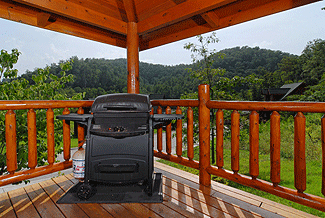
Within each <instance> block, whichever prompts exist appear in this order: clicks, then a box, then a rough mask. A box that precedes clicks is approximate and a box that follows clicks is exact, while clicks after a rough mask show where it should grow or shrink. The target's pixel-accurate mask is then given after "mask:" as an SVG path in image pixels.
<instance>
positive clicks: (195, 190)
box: [0, 163, 313, 218]
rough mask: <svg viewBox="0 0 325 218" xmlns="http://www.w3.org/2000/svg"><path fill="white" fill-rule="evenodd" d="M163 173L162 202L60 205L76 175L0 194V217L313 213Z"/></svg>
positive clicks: (179, 174) (168, 171)
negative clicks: (201, 185)
mask: <svg viewBox="0 0 325 218" xmlns="http://www.w3.org/2000/svg"><path fill="white" fill-rule="evenodd" d="M155 171H156V172H161V173H163V196H164V201H163V203H161V204H140V203H131V204H128V203H123V204H56V203H55V202H56V201H57V200H58V199H59V198H60V197H61V196H62V195H63V194H64V193H65V192H66V191H67V190H68V189H69V188H70V187H71V186H72V185H73V184H74V183H76V182H77V181H76V180H75V179H74V178H73V177H72V175H71V174H69V175H64V176H60V177H55V178H52V179H50V180H46V181H43V182H40V183H36V184H33V185H29V186H26V187H23V188H19V189H16V190H12V191H9V192H7V193H1V194H0V217H10V218H11V217H33V218H34V217H78V218H81V217H99V218H104V217H127V218H131V217H141V218H142V217H191V218H192V217H313V216H312V215H310V214H307V213H304V212H302V211H298V210H295V209H292V208H290V207H287V206H284V205H281V204H278V203H275V202H272V201H270V200H267V199H264V198H261V197H258V196H255V195H252V194H249V193H246V192H244V191H241V190H237V189H235V188H232V187H229V186H226V185H223V184H219V183H216V182H212V186H211V188H206V187H200V185H199V184H198V176H196V175H193V174H190V173H186V172H184V171H181V170H178V169H175V168H172V167H169V166H166V165H164V164H161V163H155Z"/></svg>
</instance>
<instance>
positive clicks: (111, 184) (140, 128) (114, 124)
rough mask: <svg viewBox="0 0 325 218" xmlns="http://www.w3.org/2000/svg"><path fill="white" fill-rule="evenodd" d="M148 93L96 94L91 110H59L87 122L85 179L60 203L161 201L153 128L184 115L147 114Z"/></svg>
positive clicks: (65, 116) (63, 117)
mask: <svg viewBox="0 0 325 218" xmlns="http://www.w3.org/2000/svg"><path fill="white" fill-rule="evenodd" d="M151 108H152V106H151V103H150V100H149V96H147V95H140V94H109V95H102V96H98V97H97V98H96V99H95V101H94V103H93V105H92V107H91V114H83V115H79V114H68V115H59V116H57V118H58V119H62V120H66V121H76V122H78V123H81V124H84V125H86V126H87V136H86V157H85V178H84V181H83V182H79V183H78V184H76V185H75V186H74V187H73V188H71V189H70V190H69V191H68V192H67V193H66V194H65V195H64V196H63V197H62V198H61V199H60V200H59V201H58V203H80V202H87V203H90V202H98V203H110V202H111V203H122V202H162V195H161V174H159V173H154V172H153V129H154V128H157V127H159V126H163V125H167V124H168V123H170V122H171V121H172V120H177V119H182V118H183V116H182V115H177V114H155V115H150V111H151Z"/></svg>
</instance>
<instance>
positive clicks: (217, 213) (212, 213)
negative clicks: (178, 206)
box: [163, 180, 233, 217]
mask: <svg viewBox="0 0 325 218" xmlns="http://www.w3.org/2000/svg"><path fill="white" fill-rule="evenodd" d="M169 181H171V180H168V181H167V182H166V183H165V185H164V186H163V190H164V192H166V193H167V194H168V195H170V196H171V197H173V198H175V199H176V200H177V201H179V202H182V203H183V204H185V205H187V206H190V207H193V208H194V209H195V210H197V211H201V212H202V213H204V214H205V215H206V216H208V217H233V216H231V215H230V214H228V213H227V212H223V211H221V210H219V209H216V208H214V207H211V206H210V205H208V204H206V201H205V199H200V200H197V199H195V198H194V197H193V196H195V195H197V192H193V193H191V195H186V194H184V193H182V191H181V190H182V189H184V186H183V185H180V186H178V184H179V183H176V186H178V187H176V189H173V188H171V186H172V184H168V182H169Z"/></svg>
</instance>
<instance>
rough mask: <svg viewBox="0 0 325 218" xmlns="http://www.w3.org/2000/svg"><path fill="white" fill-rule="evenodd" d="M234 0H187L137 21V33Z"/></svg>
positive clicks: (151, 29) (166, 24)
mask: <svg viewBox="0 0 325 218" xmlns="http://www.w3.org/2000/svg"><path fill="white" fill-rule="evenodd" d="M234 1H236V0H204V1H200V0H188V1H186V2H184V3H181V4H179V5H176V6H175V7H172V8H169V9H168V10H165V11H162V12H160V13H158V14H155V15H153V16H151V17H149V18H147V19H145V20H143V21H141V22H139V27H138V31H139V34H144V33H148V32H151V31H153V30H156V29H158V28H161V27H163V26H168V25H171V24H174V23H177V22H179V21H181V20H185V19H188V18H190V17H192V16H195V15H198V14H201V13H205V12H207V11H210V10H212V9H215V8H218V7H221V6H223V5H227V4H229V3H231V2H234Z"/></svg>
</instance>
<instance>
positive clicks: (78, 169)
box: [72, 143, 86, 180]
mask: <svg viewBox="0 0 325 218" xmlns="http://www.w3.org/2000/svg"><path fill="white" fill-rule="evenodd" d="M83 146H86V143H84V144H83ZM83 146H80V147H79V148H78V151H76V152H75V153H74V154H73V156H72V167H73V177H74V178H76V179H79V180H83V179H84V177H85V149H84V148H83Z"/></svg>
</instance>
